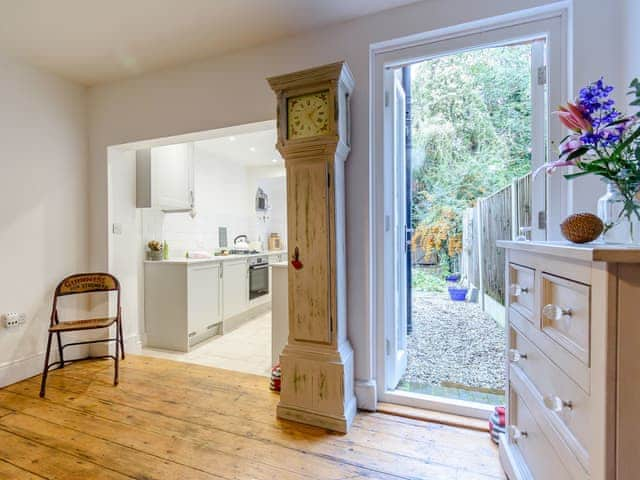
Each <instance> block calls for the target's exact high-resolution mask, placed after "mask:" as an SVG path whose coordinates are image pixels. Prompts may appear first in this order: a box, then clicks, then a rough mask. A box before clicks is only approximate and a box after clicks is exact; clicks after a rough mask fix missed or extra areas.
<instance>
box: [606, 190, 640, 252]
mask: <svg viewBox="0 0 640 480" xmlns="http://www.w3.org/2000/svg"><path fill="white" fill-rule="evenodd" d="M605 183H606V185H607V192H606V193H605V194H604V195H603V196H602V197H600V198H599V199H598V216H599V217H600V219H601V220H602V222H603V223H604V231H603V233H602V236H601V240H602V241H603V242H604V243H624V244H630V245H635V244H640V217H639V214H640V213H639V212H640V201H638V198H637V192H638V185H632V186H630V188H629V192H627V195H626V197H625V195H624V194H623V192H621V191H620V188H619V186H618V185H617V184H616V183H614V182H611V181H609V180H605Z"/></svg>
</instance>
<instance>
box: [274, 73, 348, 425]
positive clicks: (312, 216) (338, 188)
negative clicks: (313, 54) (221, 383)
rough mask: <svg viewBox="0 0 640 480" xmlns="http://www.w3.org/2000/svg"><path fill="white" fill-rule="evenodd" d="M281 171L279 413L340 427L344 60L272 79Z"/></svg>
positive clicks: (343, 394)
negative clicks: (284, 272)
mask: <svg viewBox="0 0 640 480" xmlns="http://www.w3.org/2000/svg"><path fill="white" fill-rule="evenodd" d="M268 81H269V84H270V85H271V88H272V89H273V90H274V91H275V93H276V95H277V98H278V114H277V117H278V119H277V123H278V143H277V148H278V150H279V151H280V153H281V155H282V157H283V158H284V160H285V166H286V170H287V214H288V218H287V225H288V247H287V248H288V251H289V257H290V258H289V275H288V278H289V338H288V342H287V345H286V347H285V348H284V350H283V352H282V355H281V356H280V365H281V369H282V383H281V393H280V403H279V405H278V417H280V418H285V419H288V420H294V421H298V422H302V423H308V424H311V425H317V426H320V427H323V428H327V429H330V430H335V431H339V432H346V431H347V430H348V429H349V426H350V425H351V422H352V421H353V418H354V416H355V413H356V399H355V396H354V392H353V382H354V380H353V350H352V348H351V345H350V344H349V341H348V340H347V318H346V315H347V305H346V287H347V285H346V261H345V260H346V259H345V191H344V162H345V160H346V158H347V155H348V154H349V150H350V111H349V103H350V102H349V100H350V96H351V92H352V90H353V77H352V76H351V72H350V70H349V67H348V66H347V64H346V63H345V62H338V63H334V64H331V65H325V66H323V67H318V68H313V69H310V70H304V71H301V72H295V73H291V74H288V75H282V76H278V77H273V78H270V79H268Z"/></svg>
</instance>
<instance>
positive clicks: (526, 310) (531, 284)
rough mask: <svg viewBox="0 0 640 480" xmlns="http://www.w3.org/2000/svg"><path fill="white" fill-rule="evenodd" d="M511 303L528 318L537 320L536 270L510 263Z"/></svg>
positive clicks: (509, 289)
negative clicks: (535, 313)
mask: <svg viewBox="0 0 640 480" xmlns="http://www.w3.org/2000/svg"><path fill="white" fill-rule="evenodd" d="M508 293H509V304H510V305H511V306H512V307H513V308H514V309H515V310H517V311H518V312H520V314H521V315H523V316H524V317H525V318H526V319H527V320H529V321H530V322H532V323H534V322H535V315H534V312H535V270H533V269H532V268H529V267H523V266H521V265H517V264H515V263H510V264H509V285H508Z"/></svg>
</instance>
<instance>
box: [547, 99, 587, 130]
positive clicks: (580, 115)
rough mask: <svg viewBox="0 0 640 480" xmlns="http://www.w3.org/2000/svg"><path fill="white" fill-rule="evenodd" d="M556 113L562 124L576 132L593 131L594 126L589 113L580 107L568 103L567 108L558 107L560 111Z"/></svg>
mask: <svg viewBox="0 0 640 480" xmlns="http://www.w3.org/2000/svg"><path fill="white" fill-rule="evenodd" d="M555 113H556V114H557V115H558V118H559V119H560V121H561V122H562V124H563V125H564V126H565V127H567V128H568V129H570V130H573V131H574V132H592V131H593V125H591V121H590V120H589V118H588V116H587V113H586V112H585V111H584V110H583V109H582V107H579V106H578V105H574V104H573V103H571V102H568V103H567V105H566V106H562V105H561V106H560V107H558V111H556V112H555Z"/></svg>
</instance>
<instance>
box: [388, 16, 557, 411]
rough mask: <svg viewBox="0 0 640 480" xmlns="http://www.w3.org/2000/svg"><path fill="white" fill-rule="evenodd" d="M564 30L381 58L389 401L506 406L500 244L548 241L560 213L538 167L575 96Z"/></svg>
mask: <svg viewBox="0 0 640 480" xmlns="http://www.w3.org/2000/svg"><path fill="white" fill-rule="evenodd" d="M562 25H563V21H562V16H558V17H556V18H551V19H543V20H539V21H534V22H526V23H523V24H518V25H511V26H504V27H503V28H496V29H492V30H490V31H487V32H481V33H474V34H464V35H461V36H460V37H455V38H449V39H446V40H442V41H433V42H428V43H426V44H424V45H420V46H419V47H418V46H412V47H407V48H399V49H397V50H393V51H391V52H385V53H383V54H381V56H380V58H379V59H380V60H381V62H380V77H378V78H379V79H380V80H381V86H382V88H381V90H382V92H381V93H382V98H383V99H384V105H383V106H382V108H381V112H380V113H381V117H382V118H381V120H382V122H381V123H382V125H381V129H382V131H383V133H384V134H383V135H382V142H381V143H382V145H381V146H380V147H381V149H380V151H381V152H382V157H383V158H384V161H383V164H382V166H381V168H380V170H381V172H384V178H383V179H382V180H381V184H382V187H383V188H382V190H383V192H384V194H383V205H384V211H385V216H384V225H382V226H381V227H382V229H383V233H382V235H381V237H379V238H381V240H382V243H383V251H384V252H385V259H384V260H383V262H381V263H382V265H381V267H382V270H383V271H388V272H389V273H390V274H389V275H385V277H384V279H383V280H381V283H382V290H383V291H384V292H388V295H386V296H385V297H384V298H385V299H386V301H384V305H383V308H382V313H383V316H384V320H383V324H384V328H383V329H382V331H381V334H383V338H382V339H381V342H380V343H379V345H380V347H381V348H378V354H377V364H378V372H379V373H378V375H379V376H380V375H381V376H382V377H381V379H380V380H379V381H378V388H380V390H381V393H379V395H378V396H379V399H381V400H383V401H386V402H394V403H401V404H405V405H411V406H417V407H423V408H430V409H436V410H442V411H447V412H451V413H457V414H463V415H469V416H476V417H484V418H486V417H487V415H488V413H489V411H491V410H492V409H493V407H494V406H496V405H501V404H503V403H504V402H505V399H504V390H505V382H506V381H507V372H506V371H505V370H506V369H505V345H506V342H505V337H506V325H505V311H504V294H505V289H506V288H507V286H505V284H504V269H505V265H504V253H503V252H501V251H500V250H498V249H497V248H496V247H495V242H496V240H501V239H516V238H518V237H520V238H526V239H528V240H531V239H546V237H547V234H548V231H547V230H548V229H547V227H546V224H547V220H548V218H549V216H550V215H552V216H555V215H558V212H557V211H556V209H555V206H554V207H552V204H550V197H554V198H555V196H556V195H557V193H558V192H555V191H553V192H552V191H551V190H552V189H550V188H548V186H547V184H546V180H545V179H544V177H543V176H539V177H537V178H535V179H534V178H533V177H532V174H531V172H532V170H535V168H536V167H537V166H539V165H542V164H543V163H544V162H545V161H546V157H547V156H548V155H550V153H549V152H550V146H551V144H552V140H550V139H556V138H559V132H556V131H550V129H549V128H550V127H549V125H548V121H547V119H548V105H549V103H550V101H553V102H555V101H556V100H555V98H557V97H558V95H559V93H560V92H561V91H562V88H563V82H562V78H563V76H562V73H561V72H562V70H563V69H562V68H561V64H562V61H561V59H562V56H561V55H558V54H557V53H558V52H557V51H556V50H555V48H559V45H560V39H561V37H562V35H561V33H562ZM554 47H555V48H554ZM384 60H386V62H385V61H384ZM552 82H554V83H553V84H552ZM548 205H549V207H551V208H547V206H548Z"/></svg>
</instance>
